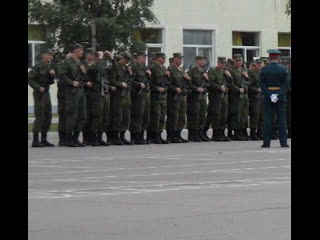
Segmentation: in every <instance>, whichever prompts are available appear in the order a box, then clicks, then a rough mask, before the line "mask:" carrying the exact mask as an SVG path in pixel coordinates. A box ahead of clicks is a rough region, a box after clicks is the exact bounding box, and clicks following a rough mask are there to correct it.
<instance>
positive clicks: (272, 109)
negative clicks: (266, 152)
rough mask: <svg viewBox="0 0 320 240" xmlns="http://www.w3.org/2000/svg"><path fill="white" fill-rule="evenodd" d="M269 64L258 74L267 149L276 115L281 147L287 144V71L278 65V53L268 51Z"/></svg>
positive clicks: (272, 50) (264, 146) (265, 146)
mask: <svg viewBox="0 0 320 240" xmlns="http://www.w3.org/2000/svg"><path fill="white" fill-rule="evenodd" d="M268 53H269V58H270V63H269V64H268V66H266V67H264V68H262V70H261V73H260V87H261V89H262V92H263V94H264V95H265V98H264V131H263V136H264V138H263V145H262V146H261V147H263V148H269V147H270V142H271V135H272V116H273V114H274V113H276V114H277V120H278V124H279V135H280V136H279V137H280V145H281V147H289V145H288V144H287V126H286V103H287V96H286V94H287V90H288V86H289V81H288V72H287V69H286V68H284V67H282V66H280V64H279V63H278V61H279V55H280V53H281V52H280V51H279V50H276V49H270V50H268Z"/></svg>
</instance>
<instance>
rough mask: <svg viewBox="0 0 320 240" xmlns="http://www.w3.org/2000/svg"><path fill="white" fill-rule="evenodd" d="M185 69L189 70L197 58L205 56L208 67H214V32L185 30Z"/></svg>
mask: <svg viewBox="0 0 320 240" xmlns="http://www.w3.org/2000/svg"><path fill="white" fill-rule="evenodd" d="M183 55H184V59H183V61H184V68H185V69H189V68H191V67H192V66H194V64H195V58H196V56H198V55H203V56H205V57H206V58H207V65H208V66H210V67H211V66H213V31H209V30H183Z"/></svg>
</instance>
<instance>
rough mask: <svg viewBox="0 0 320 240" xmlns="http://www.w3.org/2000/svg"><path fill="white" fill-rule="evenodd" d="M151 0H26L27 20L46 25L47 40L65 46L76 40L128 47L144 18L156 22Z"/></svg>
mask: <svg viewBox="0 0 320 240" xmlns="http://www.w3.org/2000/svg"><path fill="white" fill-rule="evenodd" d="M153 2H154V0H52V1H50V2H44V1H43V0H29V1H28V18H29V22H31V23H32V22H36V23H37V24H42V25H45V26H47V29H48V31H49V32H50V34H51V35H50V36H49V37H48V39H47V44H48V45H49V46H50V47H53V46H56V48H57V49H61V48H64V49H68V48H69V47H70V46H71V45H72V44H73V43H75V42H80V43H81V44H83V45H84V46H85V47H89V46H91V47H92V48H94V49H96V50H106V49H108V50H113V49H114V50H117V51H123V50H128V49H129V48H130V47H132V46H131V45H134V44H137V42H135V41H134V37H133V36H134V32H135V31H136V30H137V29H139V28H143V27H145V23H146V22H150V23H157V22H158V20H157V18H156V17H155V15H154V14H153V12H152V10H151V7H152V6H153Z"/></svg>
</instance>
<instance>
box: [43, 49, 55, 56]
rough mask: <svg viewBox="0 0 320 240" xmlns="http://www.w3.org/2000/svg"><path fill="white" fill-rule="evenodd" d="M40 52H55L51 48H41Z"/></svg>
mask: <svg viewBox="0 0 320 240" xmlns="http://www.w3.org/2000/svg"><path fill="white" fill-rule="evenodd" d="M40 54H41V55H42V54H53V52H52V50H51V49H49V48H44V49H41V51H40Z"/></svg>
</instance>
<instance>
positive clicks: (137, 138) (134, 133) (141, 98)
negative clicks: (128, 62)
mask: <svg viewBox="0 0 320 240" xmlns="http://www.w3.org/2000/svg"><path fill="white" fill-rule="evenodd" d="M145 61H146V54H145V53H144V52H139V53H138V54H137V62H136V63H135V64H134V65H133V66H132V81H131V86H132V91H131V99H132V106H131V122H130V135H131V142H132V143H134V144H146V141H145V140H144V136H143V131H144V129H143V118H144V116H145V112H146V111H147V109H146V92H147V91H148V92H150V83H149V80H148V77H150V76H151V71H150V70H148V69H147V67H146V66H145Z"/></svg>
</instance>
